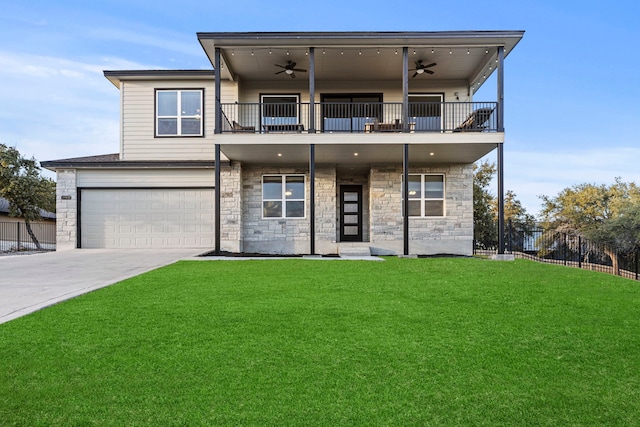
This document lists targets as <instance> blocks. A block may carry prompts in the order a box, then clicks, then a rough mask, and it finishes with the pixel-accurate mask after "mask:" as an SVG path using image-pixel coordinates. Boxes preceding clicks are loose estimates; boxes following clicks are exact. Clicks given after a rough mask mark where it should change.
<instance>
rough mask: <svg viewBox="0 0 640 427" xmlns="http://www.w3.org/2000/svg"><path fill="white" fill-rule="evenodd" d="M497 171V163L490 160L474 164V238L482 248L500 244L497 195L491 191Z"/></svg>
mask: <svg viewBox="0 0 640 427" xmlns="http://www.w3.org/2000/svg"><path fill="white" fill-rule="evenodd" d="M495 173H496V166H495V164H493V163H490V162H489V161H488V160H487V161H484V162H482V163H480V164H477V163H476V164H474V165H473V239H474V240H475V241H476V243H477V244H478V245H479V246H480V247H481V248H482V249H490V248H495V247H496V246H497V245H498V225H497V222H496V215H495V212H494V209H493V205H494V204H495V197H494V196H493V195H492V194H491V192H490V191H489V185H490V184H491V181H492V180H493V176H494V175H495Z"/></svg>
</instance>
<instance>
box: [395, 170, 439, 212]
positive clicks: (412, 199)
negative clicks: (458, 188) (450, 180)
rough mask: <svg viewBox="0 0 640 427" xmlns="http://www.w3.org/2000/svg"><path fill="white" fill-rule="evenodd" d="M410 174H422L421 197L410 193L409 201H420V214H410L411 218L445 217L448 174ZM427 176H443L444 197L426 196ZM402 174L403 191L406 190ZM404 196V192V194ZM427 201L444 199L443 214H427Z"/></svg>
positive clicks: (417, 174) (412, 174) (420, 174)
mask: <svg viewBox="0 0 640 427" xmlns="http://www.w3.org/2000/svg"><path fill="white" fill-rule="evenodd" d="M409 176H420V197H411V194H409V201H416V200H419V201H420V215H409V218H444V217H446V216H447V202H446V189H447V185H446V176H445V174H443V173H410V174H409ZM425 176H441V177H442V197H425V188H424V177H425ZM402 181H403V179H402V175H401V178H400V182H401V184H402V187H401V188H402V190H401V191H402V192H404V184H403V183H402ZM403 196H404V194H403ZM427 201H442V215H428V216H427V215H425V209H424V204H425V202H427ZM402 206H403V209H404V197H403V198H402Z"/></svg>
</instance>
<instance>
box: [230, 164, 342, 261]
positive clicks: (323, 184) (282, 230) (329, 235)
mask: <svg viewBox="0 0 640 427" xmlns="http://www.w3.org/2000/svg"><path fill="white" fill-rule="evenodd" d="M285 174H286V175H304V176H305V187H306V199H307V203H306V205H305V210H306V212H305V218H300V219H295V218H270V219H263V218H262V176H263V175H285ZM315 192H316V217H315V226H316V252H317V253H336V251H337V246H336V244H335V240H336V217H335V206H336V173H335V168H330V167H316V171H315ZM309 194H310V186H309V170H308V168H306V167H302V168H295V167H273V166H271V167H269V166H262V167H261V166H247V165H245V166H244V167H243V170H242V202H243V206H242V218H243V221H242V225H241V228H242V250H243V251H245V252H260V253H271V254H308V253H309V252H310V243H309V230H310V220H309V208H310V206H309Z"/></svg>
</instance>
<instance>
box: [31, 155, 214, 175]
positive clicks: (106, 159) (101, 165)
mask: <svg viewBox="0 0 640 427" xmlns="http://www.w3.org/2000/svg"><path fill="white" fill-rule="evenodd" d="M118 157H119V156H118V154H105V155H99V156H87V157H74V158H70V159H60V160H48V161H45V162H40V165H41V166H42V167H43V168H45V169H49V170H52V171H56V170H58V169H190V168H198V169H202V168H213V167H215V162H214V161H213V160H182V161H181V160H177V161H164V160H120V159H119V158H118Z"/></svg>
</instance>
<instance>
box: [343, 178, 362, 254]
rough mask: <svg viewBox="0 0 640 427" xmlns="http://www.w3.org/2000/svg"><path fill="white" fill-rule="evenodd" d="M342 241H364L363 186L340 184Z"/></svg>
mask: <svg viewBox="0 0 640 427" xmlns="http://www.w3.org/2000/svg"><path fill="white" fill-rule="evenodd" d="M340 241H341V242H362V186H361V185H341V186H340Z"/></svg>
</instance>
